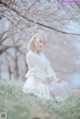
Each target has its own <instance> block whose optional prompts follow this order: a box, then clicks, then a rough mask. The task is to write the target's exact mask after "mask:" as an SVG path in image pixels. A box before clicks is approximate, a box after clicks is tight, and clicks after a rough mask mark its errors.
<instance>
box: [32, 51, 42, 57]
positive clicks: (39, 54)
mask: <svg viewBox="0 0 80 119" xmlns="http://www.w3.org/2000/svg"><path fill="white" fill-rule="evenodd" d="M30 52H31V53H33V54H35V55H37V56H41V55H42V52H40V53H36V52H33V51H31V50H30Z"/></svg>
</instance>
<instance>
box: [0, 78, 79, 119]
mask: <svg viewBox="0 0 80 119" xmlns="http://www.w3.org/2000/svg"><path fill="white" fill-rule="evenodd" d="M23 84H24V82H21V81H3V80H0V112H7V115H8V117H7V118H8V119H80V95H79V93H78V94H77V93H73V95H72V96H70V97H69V98H68V99H67V100H66V101H64V102H56V101H46V100H42V99H39V98H38V97H35V96H33V95H27V94H24V93H23V92H22V87H23Z"/></svg>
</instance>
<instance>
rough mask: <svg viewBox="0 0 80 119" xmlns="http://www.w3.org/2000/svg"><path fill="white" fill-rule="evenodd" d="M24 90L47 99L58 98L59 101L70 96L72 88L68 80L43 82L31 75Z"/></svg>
mask: <svg viewBox="0 0 80 119" xmlns="http://www.w3.org/2000/svg"><path fill="white" fill-rule="evenodd" d="M23 92H24V93H27V94H34V95H35V96H38V97H40V98H43V99H46V100H52V99H56V100H57V101H63V100H65V99H66V98H68V97H69V95H70V88H69V85H68V83H67V82H66V81H61V82H57V81H56V82H52V83H42V82H39V81H37V79H35V78H34V77H33V76H31V77H30V78H28V79H27V80H26V82H25V84H24V87H23Z"/></svg>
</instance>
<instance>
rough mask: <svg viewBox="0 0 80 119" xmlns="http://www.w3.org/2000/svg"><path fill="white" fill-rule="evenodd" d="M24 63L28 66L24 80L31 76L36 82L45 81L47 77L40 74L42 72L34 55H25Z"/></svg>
mask: <svg viewBox="0 0 80 119" xmlns="http://www.w3.org/2000/svg"><path fill="white" fill-rule="evenodd" d="M26 62H27V64H28V68H29V70H28V72H27V74H26V75H25V77H26V78H29V77H31V76H34V78H35V79H36V80H38V81H39V80H40V81H43V80H46V79H47V75H46V74H44V73H43V72H42V70H41V69H40V68H39V64H38V61H37V59H36V56H34V55H26Z"/></svg>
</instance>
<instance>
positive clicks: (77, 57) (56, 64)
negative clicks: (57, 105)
mask: <svg viewBox="0 0 80 119" xmlns="http://www.w3.org/2000/svg"><path fill="white" fill-rule="evenodd" d="M39 30H42V31H44V32H45V34H46V35H47V37H48V42H47V44H46V46H45V49H44V52H45V55H46V57H47V59H48V60H49V61H50V62H51V66H52V68H53V69H54V71H55V72H56V74H57V76H58V77H59V78H61V79H63V80H66V81H68V82H69V83H70V84H71V86H72V87H73V88H80V3H75V2H73V3H70V4H67V3H62V2H61V0H31V1H30V0H0V79H5V80H18V81H19V80H26V79H25V74H26V73H27V70H28V67H27V64H26V53H27V43H28V41H29V40H30V39H31V37H32V36H33V35H34V34H35V33H36V32H37V31H39Z"/></svg>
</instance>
